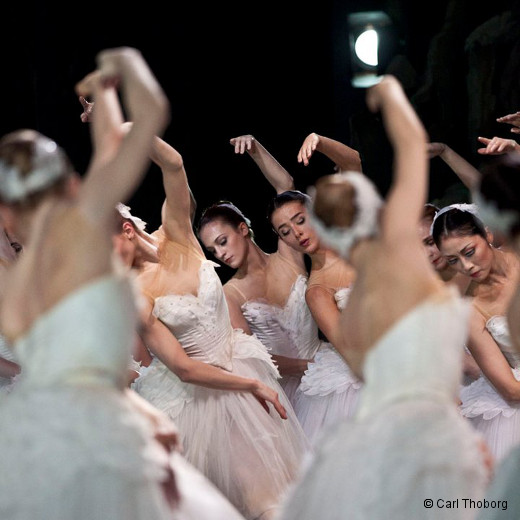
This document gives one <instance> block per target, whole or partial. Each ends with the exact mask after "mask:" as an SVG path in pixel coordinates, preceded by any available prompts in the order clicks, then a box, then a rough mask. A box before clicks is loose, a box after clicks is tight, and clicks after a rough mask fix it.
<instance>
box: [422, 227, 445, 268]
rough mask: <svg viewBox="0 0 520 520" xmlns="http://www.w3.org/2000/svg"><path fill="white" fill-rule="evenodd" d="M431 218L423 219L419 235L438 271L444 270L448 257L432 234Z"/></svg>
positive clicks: (433, 265)
mask: <svg viewBox="0 0 520 520" xmlns="http://www.w3.org/2000/svg"><path fill="white" fill-rule="evenodd" d="M430 226H431V219H423V220H421V223H420V224H419V236H420V238H421V242H422V245H423V247H424V250H425V252H426V256H427V257H428V260H429V261H430V263H431V264H432V267H433V268H434V269H435V270H436V271H444V269H446V268H447V267H448V262H447V260H446V258H445V257H444V256H443V255H442V253H441V252H440V251H439V248H438V247H437V246H436V245H435V242H434V241H433V237H432V236H431V235H430Z"/></svg>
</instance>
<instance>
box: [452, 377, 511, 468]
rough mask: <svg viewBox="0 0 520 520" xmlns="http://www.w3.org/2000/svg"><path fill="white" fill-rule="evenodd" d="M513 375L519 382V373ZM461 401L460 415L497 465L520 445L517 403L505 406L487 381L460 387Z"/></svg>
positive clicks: (503, 400) (481, 380)
mask: <svg viewBox="0 0 520 520" xmlns="http://www.w3.org/2000/svg"><path fill="white" fill-rule="evenodd" d="M513 374H514V376H515V379H517V380H520V369H518V368H515V369H514V370H513ZM460 399H461V401H462V404H461V413H462V415H463V416H464V417H466V418H467V419H468V420H469V421H470V422H471V424H472V425H473V427H474V428H475V429H476V430H477V431H478V432H480V433H481V435H482V436H483V437H484V440H485V441H486V442H487V444H488V446H489V449H490V451H491V453H492V455H493V456H494V457H495V459H496V461H497V462H499V461H501V460H502V459H503V457H504V456H506V455H507V453H508V452H509V451H510V450H511V449H512V448H513V447H515V446H517V445H518V444H519V443H520V403H510V402H507V401H506V400H505V399H504V398H503V397H502V396H501V395H500V394H499V393H498V392H497V390H496V389H495V387H494V386H493V385H492V384H491V383H490V382H489V380H488V379H487V378H486V377H484V376H480V377H479V378H478V379H477V380H475V381H474V382H473V383H471V384H469V385H467V386H462V387H461V389H460Z"/></svg>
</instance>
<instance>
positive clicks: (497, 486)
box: [478, 446, 520, 520]
mask: <svg viewBox="0 0 520 520" xmlns="http://www.w3.org/2000/svg"><path fill="white" fill-rule="evenodd" d="M519 482H520V446H518V447H516V448H513V449H511V450H510V451H509V453H508V454H507V456H505V457H503V458H502V460H501V462H500V463H499V464H498V465H497V467H496V468H495V476H494V477H493V480H492V482H491V484H490V486H489V488H488V490H487V493H486V497H485V498H486V500H487V506H488V507H484V508H483V509H482V510H481V511H480V514H479V516H478V520H500V519H502V520H504V519H506V520H509V519H511V520H513V519H514V520H516V519H517V518H519V517H520V493H519V492H518V491H519V490H518V486H519V484H518V483H519Z"/></svg>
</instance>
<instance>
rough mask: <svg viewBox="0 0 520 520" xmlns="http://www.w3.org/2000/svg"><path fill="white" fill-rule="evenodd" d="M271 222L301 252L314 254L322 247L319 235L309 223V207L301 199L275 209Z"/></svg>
mask: <svg viewBox="0 0 520 520" xmlns="http://www.w3.org/2000/svg"><path fill="white" fill-rule="evenodd" d="M271 224H272V226H273V228H274V230H275V231H276V233H277V234H278V236H279V237H280V238H281V239H282V240H283V241H284V242H285V243H286V244H287V245H288V246H290V247H292V248H293V249H294V250H296V251H298V252H300V253H306V254H312V253H315V252H316V251H317V250H318V248H319V247H320V243H319V239H318V235H317V234H316V232H315V231H314V228H313V227H312V226H311V225H310V224H309V219H308V215H307V208H306V207H305V205H304V204H302V203H301V202H299V201H291V202H287V203H286V204H284V205H283V206H281V207H280V208H277V209H275V210H274V211H273V213H272V215H271Z"/></svg>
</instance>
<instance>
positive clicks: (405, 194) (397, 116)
mask: <svg viewBox="0 0 520 520" xmlns="http://www.w3.org/2000/svg"><path fill="white" fill-rule="evenodd" d="M367 106H368V108H369V109H370V110H371V111H372V112H380V113H381V116H382V119H383V124H384V127H385V129H386V133H387V136H388V139H389V141H390V143H391V145H392V148H393V152H394V166H393V179H392V184H391V186H390V190H389V192H388V195H387V198H386V207H385V210H384V212H383V216H382V220H381V231H382V238H383V240H388V241H389V243H391V244H396V243H400V242H402V240H403V238H404V237H411V238H412V239H413V241H414V242H415V241H416V239H417V236H418V235H417V223H418V222H419V220H420V217H421V215H422V212H423V210H424V204H425V203H426V197H427V194H428V155H427V150H426V144H427V134H426V131H425V129H424V127H423V125H422V123H421V121H420V120H419V117H418V116H417V114H416V113H415V110H414V109H413V107H412V105H411V104H410V102H409V100H408V99H407V97H406V94H405V92H404V90H403V88H402V86H401V84H400V83H399V81H398V80H397V79H396V78H394V77H393V76H388V75H387V76H384V78H383V80H382V81H381V82H380V83H379V84H377V85H375V86H373V87H371V88H369V89H368V91H367Z"/></svg>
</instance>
